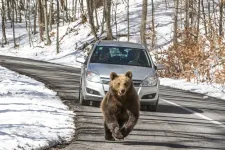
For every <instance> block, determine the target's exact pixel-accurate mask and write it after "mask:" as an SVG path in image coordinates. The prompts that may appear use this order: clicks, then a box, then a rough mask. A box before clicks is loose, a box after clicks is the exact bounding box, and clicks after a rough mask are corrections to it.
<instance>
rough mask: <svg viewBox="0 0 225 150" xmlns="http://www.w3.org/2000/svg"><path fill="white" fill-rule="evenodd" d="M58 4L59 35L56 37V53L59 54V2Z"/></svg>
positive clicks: (57, 0)
mask: <svg viewBox="0 0 225 150" xmlns="http://www.w3.org/2000/svg"><path fill="white" fill-rule="evenodd" d="M56 2H57V19H56V20H57V35H56V53H57V54H58V53H59V0H56Z"/></svg>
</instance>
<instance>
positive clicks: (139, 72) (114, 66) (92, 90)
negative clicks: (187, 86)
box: [77, 40, 163, 111]
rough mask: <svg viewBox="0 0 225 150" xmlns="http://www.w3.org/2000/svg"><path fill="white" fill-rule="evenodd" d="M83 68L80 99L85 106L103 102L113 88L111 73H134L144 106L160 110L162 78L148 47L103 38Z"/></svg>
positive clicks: (135, 82)
mask: <svg viewBox="0 0 225 150" xmlns="http://www.w3.org/2000/svg"><path fill="white" fill-rule="evenodd" d="M77 61H78V62H80V63H83V65H82V67H81V78H80V88H79V89H80V90H79V101H80V104H81V105H90V102H92V104H94V105H99V104H100V102H101V100H102V99H103V97H104V96H105V94H106V92H108V90H109V82H110V77H109V76H110V73H111V72H116V73H117V74H125V73H126V72H127V71H128V70H130V71H132V73H133V83H134V86H135V89H136V90H137V92H138V95H139V97H140V102H141V105H146V106H147V109H148V110H149V111H156V108H157V105H158V102H159V79H158V76H157V70H159V69H163V65H158V66H155V65H154V63H153V61H152V58H151V56H150V54H149V52H148V50H147V49H146V48H145V47H144V46H143V45H141V44H137V43H131V42H121V41H120V42H119V41H110V40H102V41H98V42H96V43H95V44H94V45H93V47H92V49H91V50H90V51H89V54H88V56H87V57H86V59H85V61H82V60H80V59H79V58H77Z"/></svg>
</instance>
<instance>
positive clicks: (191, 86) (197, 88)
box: [160, 78, 225, 100]
mask: <svg viewBox="0 0 225 150" xmlns="http://www.w3.org/2000/svg"><path fill="white" fill-rule="evenodd" d="M160 84H161V85H164V86H170V87H173V88H177V89H182V90H188V91H191V92H195V93H201V94H204V95H208V96H211V97H216V98H220V99H224V100H225V85H224V86H222V85H219V84H207V83H198V84H197V83H193V82H187V81H185V80H184V79H179V80H178V79H177V80H174V79H170V78H160Z"/></svg>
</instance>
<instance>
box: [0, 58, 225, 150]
mask: <svg viewBox="0 0 225 150" xmlns="http://www.w3.org/2000/svg"><path fill="white" fill-rule="evenodd" d="M0 65H1V66H5V67H7V68H9V69H11V70H14V71H17V72H19V73H21V74H25V75H28V76H31V77H33V78H35V79H36V80H38V81H41V82H44V83H45V84H46V85H47V86H48V87H49V88H51V89H53V90H55V91H57V92H58V95H59V96H60V97H61V99H62V100H63V102H64V103H65V104H67V105H68V106H70V108H71V109H73V110H74V112H76V120H75V123H76V136H75V139H74V141H72V143H71V144H69V145H66V146H65V145H64V148H62V147H61V148H60V149H64V150H75V149H76V150H87V149H88V150H92V149H93V150H105V149H107V150H109V149H118V150H139V149H140V150H148V149H154V150H164V149H166V150H173V149H176V150H182V149H191V150H192V149H198V150H199V149H202V150H219V149H224V150H225V101H223V100H219V99H215V98H210V97H209V98H203V97H204V95H201V94H195V93H190V92H185V91H182V90H176V89H172V88H169V87H160V96H161V98H160V103H159V107H158V110H157V112H148V111H145V110H144V108H143V111H141V115H140V119H139V121H138V123H137V125H136V126H135V129H134V130H133V131H132V132H131V134H130V135H129V136H128V137H127V138H126V139H125V140H121V141H115V142H107V141H105V140H104V134H103V131H104V130H103V120H102V114H101V113H100V109H99V108H97V107H93V106H89V107H87V106H86V107H84V106H79V104H77V103H76V99H77V97H78V94H77V92H78V83H79V72H80V70H79V69H76V68H73V67H67V66H62V65H57V64H52V63H46V62H41V61H35V60H29V59H22V58H14V57H7V56H0ZM53 149H54V148H53Z"/></svg>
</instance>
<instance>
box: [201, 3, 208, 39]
mask: <svg viewBox="0 0 225 150" xmlns="http://www.w3.org/2000/svg"><path fill="white" fill-rule="evenodd" d="M201 2H202V14H203V23H204V27H205V35H206V36H207V34H208V32H207V26H206V17H205V8H204V0H201Z"/></svg>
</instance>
